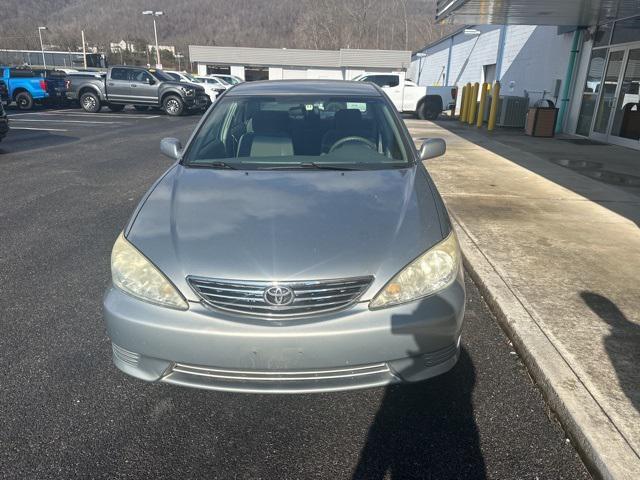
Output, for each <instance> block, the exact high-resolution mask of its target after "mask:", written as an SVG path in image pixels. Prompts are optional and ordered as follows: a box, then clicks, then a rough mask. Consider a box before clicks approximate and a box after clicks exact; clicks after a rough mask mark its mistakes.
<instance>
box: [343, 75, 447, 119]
mask: <svg viewBox="0 0 640 480" xmlns="http://www.w3.org/2000/svg"><path fill="white" fill-rule="evenodd" d="M354 80H355V81H358V82H372V83H375V84H376V85H378V86H379V87H380V88H382V90H384V92H385V93H386V94H387V96H388V97H389V98H390V99H391V101H392V102H393V104H394V105H395V107H396V108H397V109H398V111H399V112H411V113H414V114H415V115H416V116H417V117H418V118H420V119H423V120H434V119H435V118H437V117H438V115H440V114H441V113H442V111H443V110H450V109H451V108H452V107H454V106H455V103H456V94H457V87H432V86H429V87H421V86H419V85H418V84H416V83H415V82H413V81H411V80H408V79H405V76H404V73H403V72H400V73H363V74H362V75H358V76H357V77H355V78H354Z"/></svg>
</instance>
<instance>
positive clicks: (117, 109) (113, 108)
mask: <svg viewBox="0 0 640 480" xmlns="http://www.w3.org/2000/svg"><path fill="white" fill-rule="evenodd" d="M109 110H111V111H112V112H121V111H122V110H124V105H117V104H114V105H109Z"/></svg>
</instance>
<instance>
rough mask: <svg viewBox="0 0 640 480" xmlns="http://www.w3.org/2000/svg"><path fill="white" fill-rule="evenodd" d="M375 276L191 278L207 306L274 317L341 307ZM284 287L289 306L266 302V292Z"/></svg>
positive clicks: (326, 310) (302, 314) (294, 315)
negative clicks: (266, 279)
mask: <svg viewBox="0 0 640 480" xmlns="http://www.w3.org/2000/svg"><path fill="white" fill-rule="evenodd" d="M372 280H373V277H357V278H345V279H338V280H312V281H300V282H263V281H237V280H220V279H204V278H194V277H189V278H188V281H189V283H190V284H191V287H192V288H193V289H194V291H195V292H196V293H197V294H198V296H199V297H200V298H201V299H202V300H203V301H204V302H205V303H206V304H208V305H210V306H212V307H215V308H219V309H222V310H228V311H232V312H238V313H243V314H249V315H258V316H265V317H273V318H282V317H296V316H304V315H314V314H318V313H323V312H329V311H334V310H340V309H342V308H346V307H348V306H349V305H351V304H353V303H355V302H356V301H357V300H358V298H360V296H361V295H362V294H363V293H364V292H365V290H366V289H367V288H368V287H369V285H370V284H371V281H372ZM271 287H284V289H286V291H287V292H289V291H290V292H292V293H293V295H292V298H291V297H288V298H287V299H286V300H287V301H288V302H289V303H287V304H286V305H273V304H270V303H269V302H268V301H267V298H270V299H271V300H272V301H273V297H268V296H267V295H266V291H267V290H269V289H270V288H271Z"/></svg>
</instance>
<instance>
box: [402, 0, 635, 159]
mask: <svg viewBox="0 0 640 480" xmlns="http://www.w3.org/2000/svg"><path fill="white" fill-rule="evenodd" d="M436 19H437V20H438V21H439V22H441V23H455V24H459V25H460V28H459V29H457V30H455V31H454V32H453V33H452V34H451V35H449V36H447V37H444V38H442V39H440V40H438V41H437V42H435V43H432V44H430V45H427V46H426V47H424V48H423V49H421V50H419V51H417V52H414V54H413V55H412V64H411V67H410V69H409V72H408V76H409V77H410V78H412V79H414V80H416V81H417V82H418V83H420V84H422V85H458V86H462V85H465V84H467V82H470V83H472V84H473V83H475V82H479V83H482V82H489V83H492V82H493V81H495V80H499V81H500V83H501V97H503V100H504V97H511V98H509V99H507V100H513V102H510V103H511V104H513V105H521V104H522V103H523V99H524V100H525V101H526V102H527V105H525V107H527V106H528V105H531V104H534V103H535V102H537V101H538V100H540V99H542V98H545V99H550V100H551V101H553V102H554V104H555V105H556V106H558V108H559V114H558V122H559V125H560V128H559V129H560V130H561V131H564V132H566V133H571V134H577V135H581V136H584V137H588V138H591V139H593V140H597V141H602V142H607V143H614V144H618V145H622V146H627V147H630V148H634V149H640V2H638V1H628V0H563V1H558V0H536V1H526V2H525V1H522V0H503V1H501V2H493V1H490V0H439V1H438V2H437V16H436Z"/></svg>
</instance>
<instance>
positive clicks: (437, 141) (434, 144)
mask: <svg viewBox="0 0 640 480" xmlns="http://www.w3.org/2000/svg"><path fill="white" fill-rule="evenodd" d="M446 151H447V144H446V142H445V141H444V140H443V139H441V138H427V139H426V140H425V141H424V142H423V143H422V147H420V160H429V159H430V158H436V157H440V156H442V155H444V154H445V152H446Z"/></svg>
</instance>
